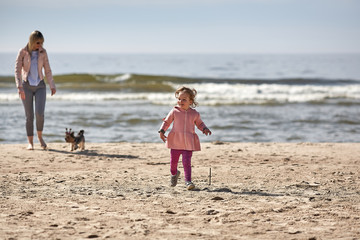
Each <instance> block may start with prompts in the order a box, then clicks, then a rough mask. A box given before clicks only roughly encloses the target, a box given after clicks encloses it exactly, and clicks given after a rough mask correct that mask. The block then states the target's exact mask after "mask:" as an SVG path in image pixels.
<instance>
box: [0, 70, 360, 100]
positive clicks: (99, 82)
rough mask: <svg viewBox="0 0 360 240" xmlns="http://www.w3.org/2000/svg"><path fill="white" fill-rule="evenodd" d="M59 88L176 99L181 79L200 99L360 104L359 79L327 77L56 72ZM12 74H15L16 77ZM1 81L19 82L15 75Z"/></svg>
mask: <svg viewBox="0 0 360 240" xmlns="http://www.w3.org/2000/svg"><path fill="white" fill-rule="evenodd" d="M54 78H55V82H56V84H57V88H58V92H57V94H56V95H54V96H52V97H49V98H48V100H49V101H53V100H55V101H76V102H93V101H139V100H140V101H146V102H150V103H152V104H157V105H169V104H170V105H171V104H174V103H175V101H176V99H175V97H174V94H173V93H174V91H175V89H176V88H178V87H179V86H182V85H186V86H189V87H193V88H195V89H196V90H197V91H198V96H197V101H198V102H199V103H200V104H201V105H215V106H216V105H244V104H286V103H316V104H322V103H327V104H359V102H360V81H356V80H326V79H322V80H320V79H280V80H244V79H238V80H226V79H201V78H180V77H174V76H152V75H134V74H115V75H90V74H70V75H60V76H55V77H54ZM12 81H13V78H11V82H12ZM0 85H1V86H2V87H3V88H4V89H6V88H7V87H6V86H8V87H9V88H10V86H11V88H14V83H13V82H12V83H10V77H7V78H5V77H2V78H1V77H0ZM16 100H18V95H17V93H16V91H10V90H8V91H0V102H8V101H16Z"/></svg>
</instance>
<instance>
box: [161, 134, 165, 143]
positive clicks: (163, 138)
mask: <svg viewBox="0 0 360 240" xmlns="http://www.w3.org/2000/svg"><path fill="white" fill-rule="evenodd" d="M160 138H161V140H163V142H166V136H165V134H164V133H162V132H160Z"/></svg>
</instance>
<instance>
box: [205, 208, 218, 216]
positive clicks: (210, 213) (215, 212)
mask: <svg viewBox="0 0 360 240" xmlns="http://www.w3.org/2000/svg"><path fill="white" fill-rule="evenodd" d="M218 213H219V211H216V210H213V209H210V210H208V211H207V212H206V215H216V214H218Z"/></svg>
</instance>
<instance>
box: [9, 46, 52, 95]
mask: <svg viewBox="0 0 360 240" xmlns="http://www.w3.org/2000/svg"><path fill="white" fill-rule="evenodd" d="M30 66H31V56H30V53H29V52H28V50H27V47H24V48H22V49H20V50H19V53H18V55H17V58H16V63H15V82H16V87H21V86H22V80H24V81H27V77H28V75H29V71H30ZM42 68H44V70H45V76H46V80H47V82H48V84H49V85H50V88H51V89H56V87H55V83H54V79H53V76H52V72H51V68H50V64H49V59H48V55H47V53H46V50H45V49H44V48H42V47H40V48H39V57H38V72H39V77H40V79H41V80H43V79H44V75H43V72H42Z"/></svg>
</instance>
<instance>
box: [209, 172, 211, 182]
mask: <svg viewBox="0 0 360 240" xmlns="http://www.w3.org/2000/svg"><path fill="white" fill-rule="evenodd" d="M209 185H211V168H210V169H209Z"/></svg>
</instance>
